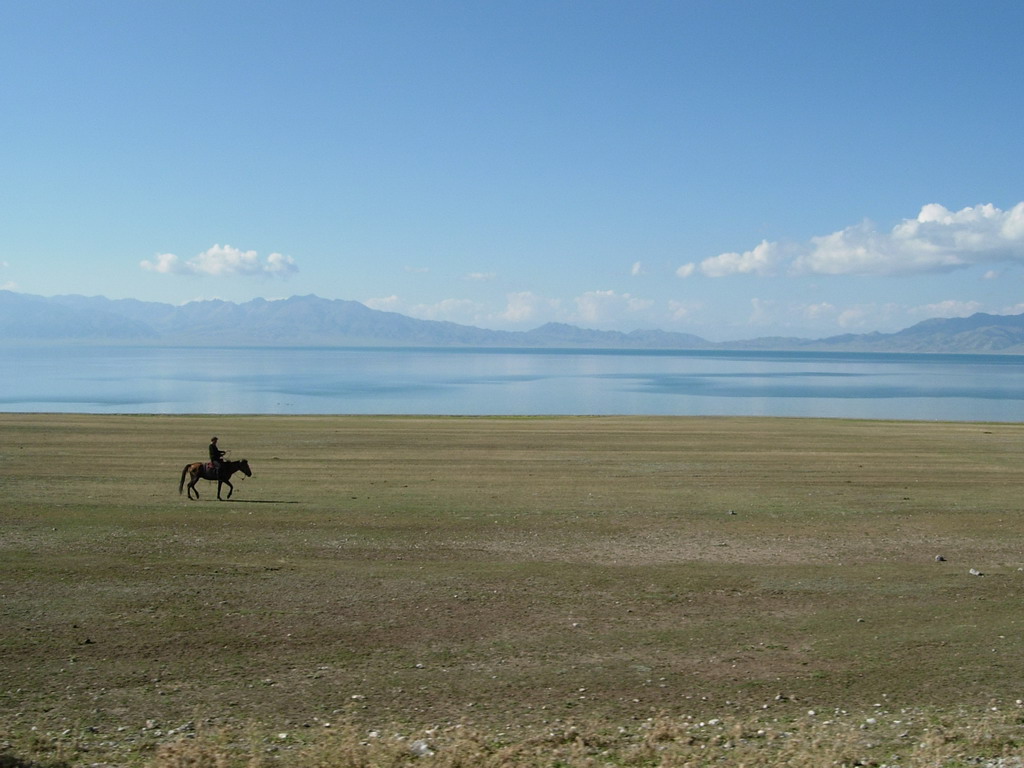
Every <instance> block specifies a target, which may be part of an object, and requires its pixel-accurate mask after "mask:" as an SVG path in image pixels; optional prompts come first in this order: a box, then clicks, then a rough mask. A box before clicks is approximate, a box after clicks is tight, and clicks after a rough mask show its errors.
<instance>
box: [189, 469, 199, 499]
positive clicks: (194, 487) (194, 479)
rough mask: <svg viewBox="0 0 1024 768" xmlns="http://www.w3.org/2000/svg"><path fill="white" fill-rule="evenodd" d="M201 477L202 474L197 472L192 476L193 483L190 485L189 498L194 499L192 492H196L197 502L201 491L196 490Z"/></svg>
mask: <svg viewBox="0 0 1024 768" xmlns="http://www.w3.org/2000/svg"><path fill="white" fill-rule="evenodd" d="M200 477H201V474H200V473H199V472H197V473H196V474H194V475H192V479H191V482H190V483H189V484H188V497H189V498H190V499H191V498H192V492H193V491H195V494H196V500H197V501H198V500H199V489H198V488H196V483H198V482H199V478H200Z"/></svg>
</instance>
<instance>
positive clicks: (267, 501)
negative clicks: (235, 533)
mask: <svg viewBox="0 0 1024 768" xmlns="http://www.w3.org/2000/svg"><path fill="white" fill-rule="evenodd" d="M224 501H225V502H227V503H228V504H298V503H299V502H297V501H280V500H277V499H224Z"/></svg>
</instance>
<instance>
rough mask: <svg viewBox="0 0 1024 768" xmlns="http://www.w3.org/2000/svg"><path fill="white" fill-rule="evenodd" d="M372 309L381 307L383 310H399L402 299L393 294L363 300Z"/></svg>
mask: <svg viewBox="0 0 1024 768" xmlns="http://www.w3.org/2000/svg"><path fill="white" fill-rule="evenodd" d="M363 304H365V305H366V306H367V307H369V308H370V309H379V310H380V311H381V312H398V311H400V310H401V306H402V302H401V300H400V299H399V298H398V297H397V296H395V295H394V294H392V295H391V296H382V297H381V298H377V299H367V300H366V301H364V302H363Z"/></svg>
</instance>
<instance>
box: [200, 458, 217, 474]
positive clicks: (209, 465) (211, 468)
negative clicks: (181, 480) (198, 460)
mask: <svg viewBox="0 0 1024 768" xmlns="http://www.w3.org/2000/svg"><path fill="white" fill-rule="evenodd" d="M203 471H204V472H205V473H206V474H207V475H211V476H213V477H216V476H217V474H218V471H217V465H216V464H214V463H213V462H212V461H208V462H206V463H205V464H203Z"/></svg>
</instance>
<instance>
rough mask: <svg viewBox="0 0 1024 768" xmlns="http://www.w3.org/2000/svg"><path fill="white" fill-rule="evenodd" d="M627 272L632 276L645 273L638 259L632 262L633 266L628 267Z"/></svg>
mask: <svg viewBox="0 0 1024 768" xmlns="http://www.w3.org/2000/svg"><path fill="white" fill-rule="evenodd" d="M629 274H631V275H632V276H633V277H639V276H640V275H643V274H646V272H645V271H644V265H643V264H642V263H640V262H639V261H635V262H633V266H632V267H631V268H630V270H629Z"/></svg>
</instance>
